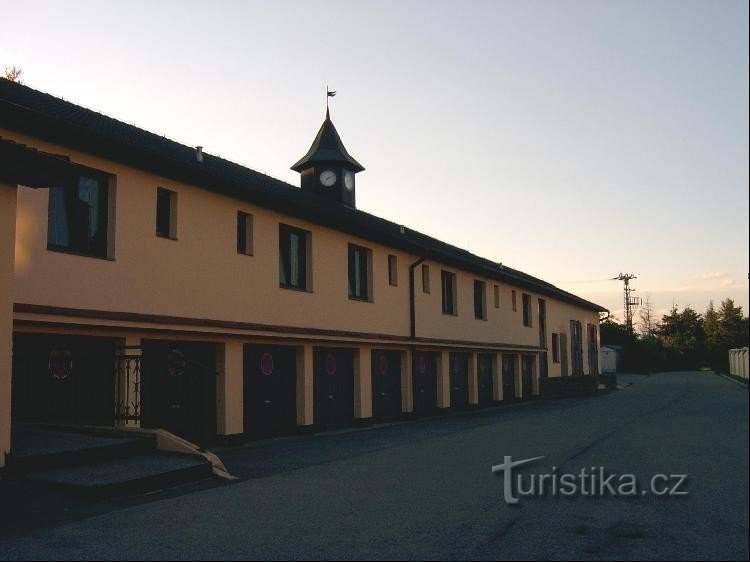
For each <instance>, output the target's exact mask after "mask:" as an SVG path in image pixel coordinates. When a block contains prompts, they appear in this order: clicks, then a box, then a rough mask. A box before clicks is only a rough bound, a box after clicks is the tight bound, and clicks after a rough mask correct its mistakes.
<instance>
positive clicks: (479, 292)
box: [474, 279, 487, 320]
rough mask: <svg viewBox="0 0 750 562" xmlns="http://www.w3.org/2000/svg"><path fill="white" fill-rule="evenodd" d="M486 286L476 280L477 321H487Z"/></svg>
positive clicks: (475, 311)
mask: <svg viewBox="0 0 750 562" xmlns="http://www.w3.org/2000/svg"><path fill="white" fill-rule="evenodd" d="M485 300H486V298H485V284H484V281H480V280H479V279H475V280H474V318H476V319H477V320H486V319H487V306H486V303H485Z"/></svg>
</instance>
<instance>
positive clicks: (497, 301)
mask: <svg viewBox="0 0 750 562" xmlns="http://www.w3.org/2000/svg"><path fill="white" fill-rule="evenodd" d="M494 293H495V295H494V296H495V308H500V285H495V286H494Z"/></svg>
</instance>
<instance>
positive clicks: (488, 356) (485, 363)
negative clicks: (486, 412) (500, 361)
mask: <svg viewBox="0 0 750 562" xmlns="http://www.w3.org/2000/svg"><path fill="white" fill-rule="evenodd" d="M492 363H493V354H492V353H479V354H477V386H478V394H479V405H480V406H490V405H492V404H493V403H494V402H493V398H492V380H493V378H494V377H493V370H492Z"/></svg>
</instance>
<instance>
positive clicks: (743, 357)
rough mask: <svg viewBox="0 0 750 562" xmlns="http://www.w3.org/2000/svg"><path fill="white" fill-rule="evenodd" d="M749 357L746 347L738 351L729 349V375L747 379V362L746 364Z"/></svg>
mask: <svg viewBox="0 0 750 562" xmlns="http://www.w3.org/2000/svg"><path fill="white" fill-rule="evenodd" d="M749 355H750V353H748V348H747V347H743V348H740V349H730V350H729V374H730V375H734V376H735V377H740V378H743V379H747V378H748V368H747V362H748V356H749Z"/></svg>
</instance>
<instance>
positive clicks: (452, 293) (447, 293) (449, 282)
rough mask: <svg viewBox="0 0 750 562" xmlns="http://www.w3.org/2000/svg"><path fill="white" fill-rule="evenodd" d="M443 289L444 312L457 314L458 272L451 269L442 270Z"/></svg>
mask: <svg viewBox="0 0 750 562" xmlns="http://www.w3.org/2000/svg"><path fill="white" fill-rule="evenodd" d="M440 281H441V285H442V290H443V314H454V315H455V314H456V274H455V273H451V272H450V271H445V270H443V271H441V272H440Z"/></svg>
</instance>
